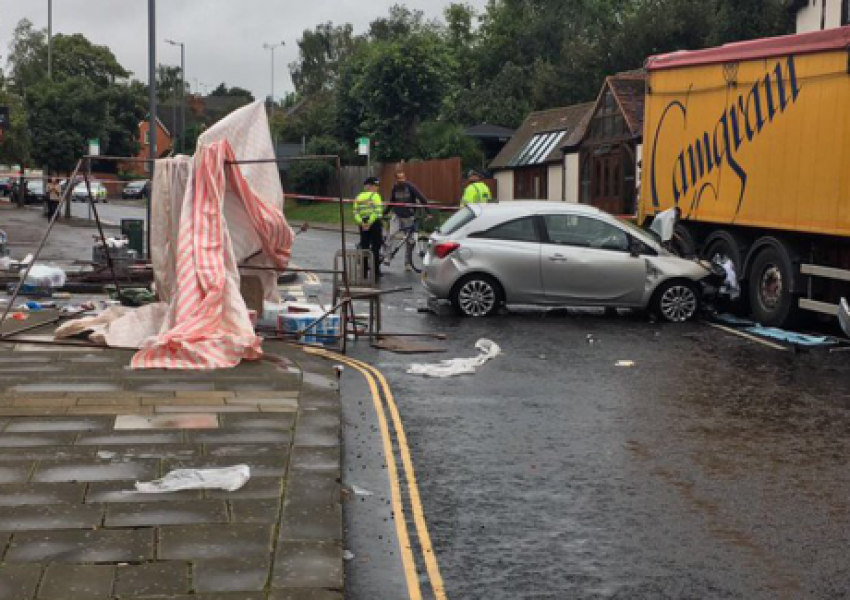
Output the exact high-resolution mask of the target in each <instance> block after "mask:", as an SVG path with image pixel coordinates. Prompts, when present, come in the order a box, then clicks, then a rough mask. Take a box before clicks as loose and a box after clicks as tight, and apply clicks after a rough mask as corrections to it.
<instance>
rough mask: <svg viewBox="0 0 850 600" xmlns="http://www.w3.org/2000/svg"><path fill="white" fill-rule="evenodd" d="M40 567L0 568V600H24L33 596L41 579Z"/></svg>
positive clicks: (10, 566)
mask: <svg viewBox="0 0 850 600" xmlns="http://www.w3.org/2000/svg"><path fill="white" fill-rule="evenodd" d="M42 569H43V568H42V566H41V565H5V566H3V567H0V600H25V599H27V598H32V597H33V596H34V595H35V589H36V587H37V586H38V582H39V580H40V579H41V572H42Z"/></svg>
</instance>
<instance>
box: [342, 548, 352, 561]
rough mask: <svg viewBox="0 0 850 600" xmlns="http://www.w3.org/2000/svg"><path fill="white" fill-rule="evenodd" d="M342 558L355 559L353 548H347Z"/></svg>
mask: <svg viewBox="0 0 850 600" xmlns="http://www.w3.org/2000/svg"><path fill="white" fill-rule="evenodd" d="M342 560H354V553H353V552H352V551H351V550H346V551H345V552H343V553H342Z"/></svg>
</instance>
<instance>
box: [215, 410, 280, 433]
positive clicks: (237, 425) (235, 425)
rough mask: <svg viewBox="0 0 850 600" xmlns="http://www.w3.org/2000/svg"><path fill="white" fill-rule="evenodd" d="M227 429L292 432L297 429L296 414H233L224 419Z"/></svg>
mask: <svg viewBox="0 0 850 600" xmlns="http://www.w3.org/2000/svg"><path fill="white" fill-rule="evenodd" d="M222 420H223V424H222V427H224V428H226V429H239V430H244V429H248V430H255V431H290V430H291V429H292V428H294V427H295V414H290V413H280V414H261V415H253V414H233V415H230V414H229V415H224V416H223V417H222Z"/></svg>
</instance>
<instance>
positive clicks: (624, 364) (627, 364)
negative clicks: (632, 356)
mask: <svg viewBox="0 0 850 600" xmlns="http://www.w3.org/2000/svg"><path fill="white" fill-rule="evenodd" d="M616 366H618V367H633V366H635V361H633V360H618V361H617V365H616Z"/></svg>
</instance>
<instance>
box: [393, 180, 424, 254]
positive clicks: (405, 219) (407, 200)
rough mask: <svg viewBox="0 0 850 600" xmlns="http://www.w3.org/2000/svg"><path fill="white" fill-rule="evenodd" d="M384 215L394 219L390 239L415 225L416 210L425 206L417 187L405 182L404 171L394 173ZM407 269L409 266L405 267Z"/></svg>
mask: <svg viewBox="0 0 850 600" xmlns="http://www.w3.org/2000/svg"><path fill="white" fill-rule="evenodd" d="M389 204H390V205H389V206H387V208H386V211H385V212H384V214H385V215H386V214H390V213H392V214H393V216H394V217H395V218H393V220H392V221H391V222H390V235H389V237H390V239H393V238H394V237H395V236H396V235H397V234H398V233H399V232H400V231H406V230H408V229H411V228H412V227H413V225H414V223H415V217H416V210H417V209H418V208H420V207H422V206H424V205H426V204H428V199H427V198H426V197H425V195H424V194H423V193H422V192H421V191H420V190H419V188H418V187H416V186H415V185H413V184H412V183H410V182H409V181H407V176H406V175H405V174H404V171H401V170H399V171H396V174H395V185H394V186H393V190H392V192H391V193H390V202H389ZM407 266H408V268H409V265H407Z"/></svg>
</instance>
